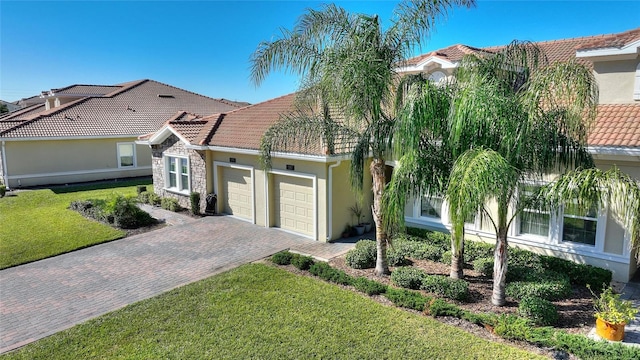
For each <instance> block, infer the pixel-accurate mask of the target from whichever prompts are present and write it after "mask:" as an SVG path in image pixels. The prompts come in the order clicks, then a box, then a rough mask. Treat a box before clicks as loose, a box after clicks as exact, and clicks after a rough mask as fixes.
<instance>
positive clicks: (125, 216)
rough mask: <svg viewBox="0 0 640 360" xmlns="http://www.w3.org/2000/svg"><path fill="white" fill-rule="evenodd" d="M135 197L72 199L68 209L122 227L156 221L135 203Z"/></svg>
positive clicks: (138, 225)
mask: <svg viewBox="0 0 640 360" xmlns="http://www.w3.org/2000/svg"><path fill="white" fill-rule="evenodd" d="M136 201H137V200H136V198H134V197H126V196H123V195H114V196H111V197H109V198H108V199H107V200H101V199H90V200H81V201H80V200H79V201H73V202H71V204H70V205H69V209H71V210H74V211H77V212H79V213H80V214H82V215H83V216H85V217H90V218H92V219H95V220H98V221H102V222H106V223H109V224H112V225H113V226H117V227H119V228H122V229H137V228H140V227H143V226H149V225H152V224H155V223H156V222H157V221H156V219H154V218H153V217H151V215H149V213H147V212H146V211H143V210H141V209H140V208H139V207H138V206H137V205H136Z"/></svg>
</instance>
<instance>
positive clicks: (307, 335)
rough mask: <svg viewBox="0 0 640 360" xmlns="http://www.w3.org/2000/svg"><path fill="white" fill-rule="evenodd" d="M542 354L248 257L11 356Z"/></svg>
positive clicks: (471, 356)
mask: <svg viewBox="0 0 640 360" xmlns="http://www.w3.org/2000/svg"><path fill="white" fill-rule="evenodd" d="M5 358H6V359H7V360H9V359H46V360H52V359H89V358H91V359H119V358H127V359H214V358H215V359H253V358H260V359H307V358H331V359H542V358H543V357H540V356H538V355H534V354H531V353H528V352H525V351H523V350H520V349H517V348H514V347H511V346H508V345H504V344H497V343H493V342H491V341H488V340H485V339H481V338H478V337H475V336H473V335H471V334H468V333H466V332H464V331H462V330H460V329H458V328H455V327H452V326H449V325H445V324H442V323H440V322H438V321H436V320H433V319H431V318H428V317H425V316H421V315H418V314H412V313H409V312H406V311H403V310H400V309H397V308H393V307H389V306H385V305H382V304H380V303H377V302H375V301H373V300H371V299H369V298H367V297H363V296H361V295H359V294H357V293H354V292H351V291H348V290H343V289H341V288H340V287H338V286H335V285H331V284H327V283H324V282H322V281H319V280H316V279H313V278H309V277H303V276H298V275H294V274H292V273H289V272H287V271H285V270H281V269H277V268H275V267H271V266H268V265H264V264H251V265H245V266H242V267H240V268H237V269H235V270H232V271H230V272H227V273H223V274H221V275H218V276H215V277H211V278H209V279H206V280H203V281H200V282H197V283H194V284H191V285H188V286H185V287H182V288H179V289H176V290H173V291H171V292H168V293H166V294H164V295H161V296H158V297H156V298H152V299H149V300H145V301H142V302H139V303H136V304H133V305H130V306H127V307H125V308H123V309H121V310H118V311H115V312H113V313H110V314H107V315H104V316H101V317H99V318H96V319H94V320H90V321H88V322H86V323H83V324H81V325H78V326H75V327H73V328H71V329H69V330H66V331H63V332H60V333H58V334H55V335H53V336H51V337H48V338H45V339H42V340H39V341H37V342H35V343H32V344H30V345H27V346H26V347H24V348H22V349H19V350H18V351H16V352H13V353H9V354H6V355H5V357H3V359H5Z"/></svg>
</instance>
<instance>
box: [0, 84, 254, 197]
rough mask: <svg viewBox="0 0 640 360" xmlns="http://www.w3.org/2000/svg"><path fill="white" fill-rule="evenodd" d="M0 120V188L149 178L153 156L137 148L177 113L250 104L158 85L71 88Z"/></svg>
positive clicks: (26, 104)
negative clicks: (141, 138) (140, 140)
mask: <svg viewBox="0 0 640 360" xmlns="http://www.w3.org/2000/svg"><path fill="white" fill-rule="evenodd" d="M18 104H19V105H21V106H23V108H21V109H19V110H17V111H14V112H12V113H9V114H5V115H4V116H2V117H0V182H3V183H4V184H6V185H7V186H8V187H9V188H16V187H21V186H22V187H25V186H35V185H46V184H65V183H74V182H81V181H93V180H102V179H117V178H126V177H134V176H148V175H151V151H150V150H149V147H146V146H136V145H135V140H136V139H137V137H138V136H140V135H142V134H146V133H149V132H151V131H155V130H157V129H158V128H160V127H161V126H162V124H163V123H164V122H165V121H166V120H167V118H169V117H170V116H171V115H173V114H175V113H176V112H177V111H179V110H186V111H190V112H193V113H196V114H211V113H216V112H223V111H230V110H233V109H237V108H239V107H241V106H244V105H243V104H242V103H234V102H231V101H227V100H223V99H212V98H208V97H206V96H202V95H198V94H195V93H192V92H189V91H185V90H182V89H178V88H176V87H173V86H169V85H166V84H162V83H159V82H157V81H153V80H140V81H132V82H127V83H123V84H118V85H71V86H68V87H65V88H62V89H53V90H51V91H45V92H42V94H41V95H40V96H34V97H31V98H28V99H23V100H21V101H20V102H18Z"/></svg>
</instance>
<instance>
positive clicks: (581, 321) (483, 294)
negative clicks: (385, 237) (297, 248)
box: [269, 256, 595, 360]
mask: <svg viewBox="0 0 640 360" xmlns="http://www.w3.org/2000/svg"><path fill="white" fill-rule="evenodd" d="M269 263H271V262H270V261H269ZM329 264H330V265H331V266H332V267H334V268H336V269H340V270H342V271H344V272H346V273H347V274H349V275H351V276H354V277H359V276H364V277H366V278H368V279H371V280H375V281H378V282H381V283H384V284H387V285H391V279H390V277H389V276H384V277H378V276H376V275H375V274H374V269H353V268H350V267H349V266H347V265H346V263H345V259H344V256H341V257H338V258H334V259H332V260H331V261H329ZM412 266H415V267H419V268H421V269H423V270H425V271H426V272H427V273H429V274H434V275H435V274H439V275H446V276H448V275H449V265H446V264H443V263H438V262H433V261H429V260H415V261H413V265H412ZM281 268H284V269H286V270H288V271H290V272H293V273H296V274H298V275H302V276H311V277H313V275H311V274H310V273H309V272H308V271H302V270H299V269H297V268H295V267H294V266H293V265H288V266H281ZM393 269H394V268H393V267H391V270H392V271H393ZM464 277H465V280H466V281H468V282H469V292H470V299H469V300H468V301H467V302H458V301H454V300H449V299H447V301H449V302H452V303H455V304H456V305H458V306H459V307H461V308H463V309H466V310H470V311H473V312H480V313H482V312H492V313H495V314H516V313H517V311H518V302H517V301H515V300H514V299H511V298H509V297H507V303H506V305H505V306H494V305H492V304H491V293H492V287H493V280H492V279H490V278H487V277H485V276H483V275H482V274H480V273H478V272H476V271H474V270H473V269H464ZM338 286H340V285H338ZM341 287H343V288H345V289H347V290H351V291H356V290H355V289H354V288H352V287H350V286H341ZM425 294H426V293H425ZM363 296H366V295H363ZM370 298H371V299H373V300H375V301H377V302H379V303H382V304H385V305H387V306H395V305H394V304H393V303H392V302H391V301H389V300H388V299H387V298H386V297H384V296H382V295H376V296H371V297H370ZM553 303H554V304H555V305H556V307H557V308H558V315H559V321H558V323H557V324H556V326H555V327H556V328H558V329H561V330H563V331H566V332H568V333H574V334H583V335H587V334H588V333H589V331H590V330H591V328H592V327H593V326H594V324H595V320H594V318H593V302H592V296H591V293H590V292H589V290H588V289H586V288H584V287H581V286H574V287H573V292H572V294H571V296H570V297H569V298H567V299H564V300H560V301H554V302H553ZM404 310H406V311H409V312H414V313H416V314H419V312H418V311H415V310H409V309H404ZM435 319H436V320H438V321H440V322H442V323H445V324H448V325H452V326H456V327H458V328H461V329H462V330H464V331H466V332H469V333H471V334H474V335H476V336H479V337H482V338H485V339H487V340H491V341H494V342H498V343H504V344H509V345H513V346H516V347H519V348H522V349H524V350H527V351H529V352H532V353H536V354H539V355H543V356H547V357H549V358H552V359H569V360H575V359H577V358H576V357H575V356H573V355H572V354H567V353H565V352H562V351H555V350H552V349H547V348H540V347H538V346H535V345H532V344H529V343H527V342H524V341H512V340H506V339H503V338H501V337H500V336H498V335H496V334H494V333H492V332H491V331H490V329H485V328H484V327H480V326H477V325H475V324H472V323H469V322H468V321H465V320H462V319H458V318H455V317H449V316H443V317H437V318H435Z"/></svg>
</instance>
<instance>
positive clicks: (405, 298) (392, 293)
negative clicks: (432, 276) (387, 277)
mask: <svg viewBox="0 0 640 360" xmlns="http://www.w3.org/2000/svg"><path fill="white" fill-rule="evenodd" d="M384 296H385V297H386V298H387V299H389V300H390V301H391V302H392V303H394V304H395V305H396V306H400V307H403V308H407V309H413V310H418V311H424V309H425V305H426V304H427V303H429V301H431V298H429V297H425V296H423V295H422V294H420V293H419V292H416V291H411V290H407V289H395V288H392V287H390V288H388V289H387V292H385V294H384Z"/></svg>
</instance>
